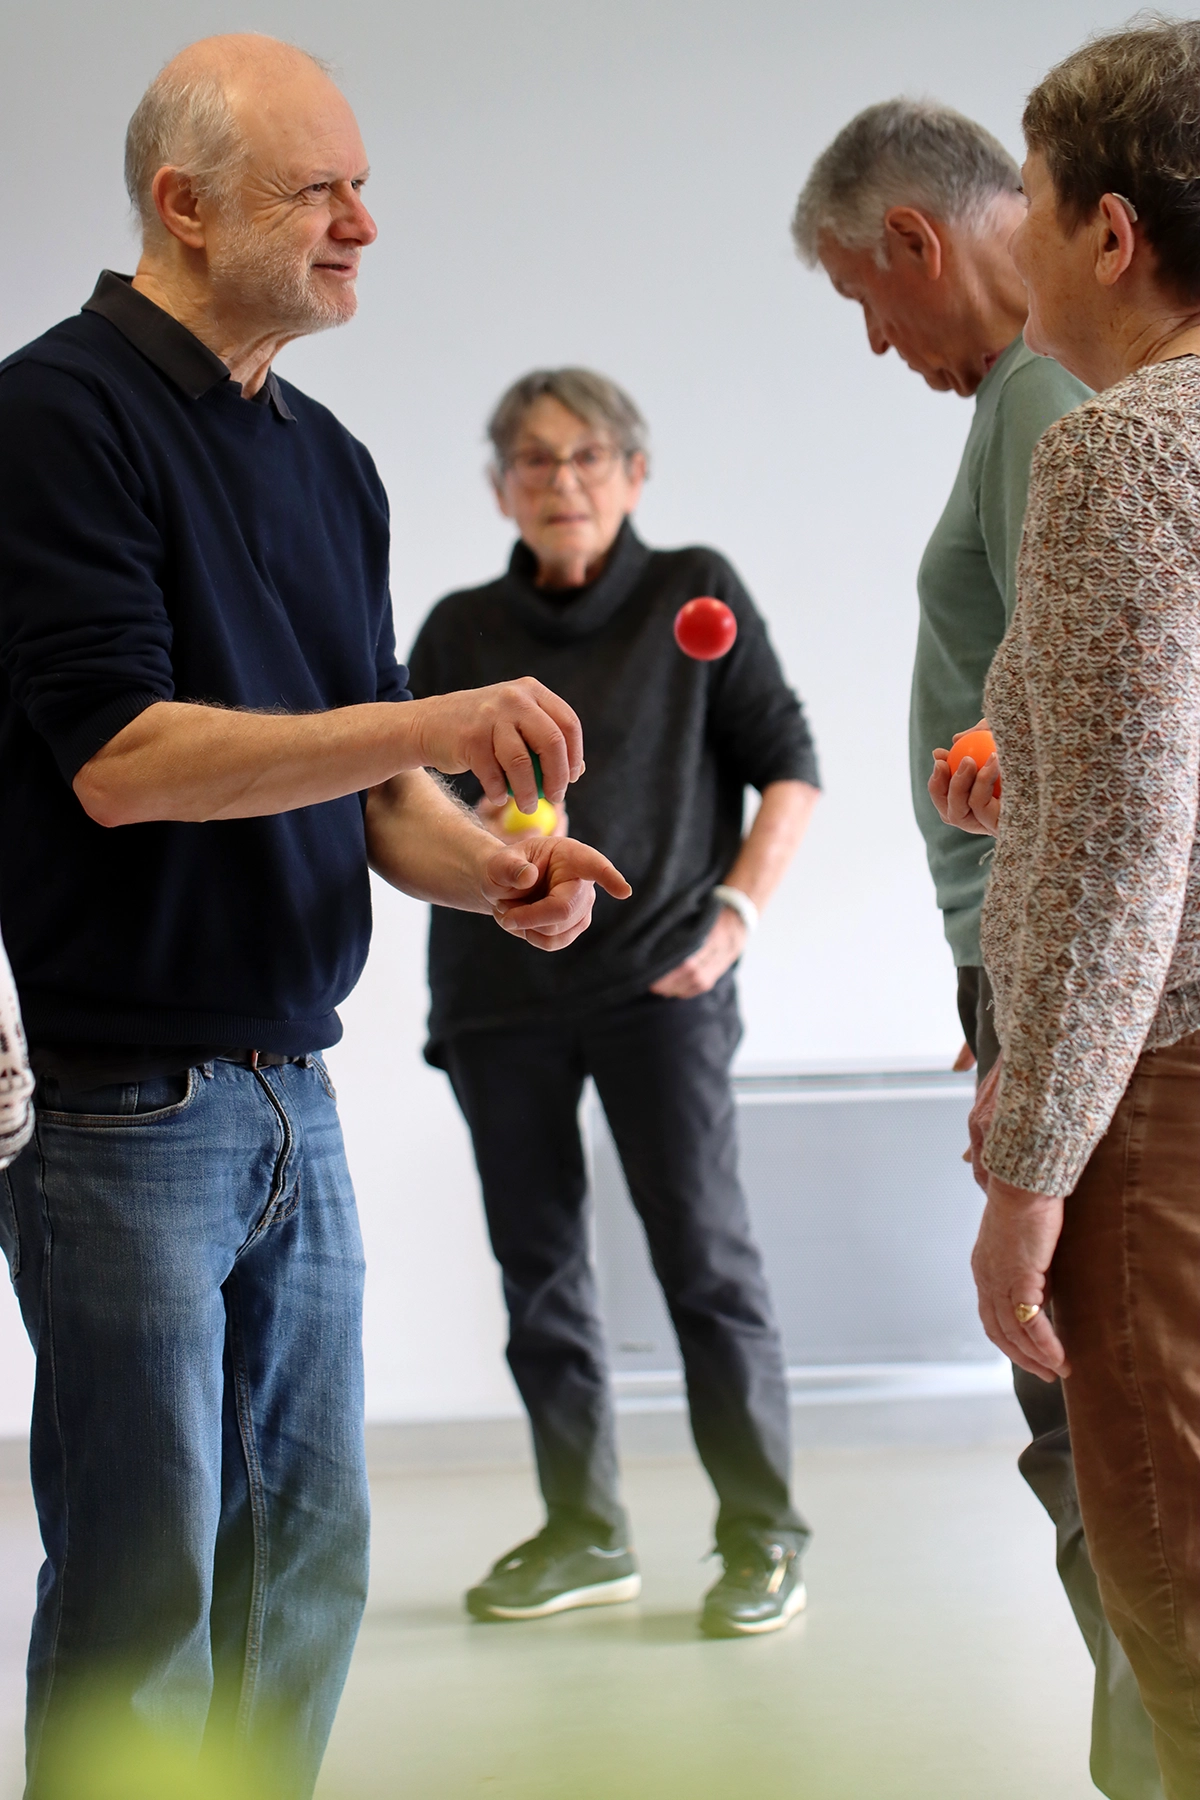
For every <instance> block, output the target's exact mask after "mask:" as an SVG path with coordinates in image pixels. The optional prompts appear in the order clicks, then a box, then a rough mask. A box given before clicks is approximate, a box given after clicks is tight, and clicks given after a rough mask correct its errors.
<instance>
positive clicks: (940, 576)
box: [909, 338, 1089, 968]
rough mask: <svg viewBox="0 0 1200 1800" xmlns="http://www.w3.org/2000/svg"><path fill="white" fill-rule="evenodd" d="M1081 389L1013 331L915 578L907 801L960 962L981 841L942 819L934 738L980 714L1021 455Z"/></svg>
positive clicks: (1014, 536)
mask: <svg viewBox="0 0 1200 1800" xmlns="http://www.w3.org/2000/svg"><path fill="white" fill-rule="evenodd" d="M1088 397H1089V389H1087V388H1085V387H1084V386H1083V383H1082V382H1079V381H1076V379H1075V377H1074V376H1073V375H1068V374H1067V372H1066V370H1065V369H1063V368H1060V367H1059V365H1058V364H1057V363H1056V362H1052V361H1051V360H1050V359H1049V358H1048V357H1044V356H1035V355H1034V354H1033V352H1032V351H1031V350H1027V349H1026V347H1025V341H1024V339H1023V338H1016V339H1014V341H1013V342H1012V343H1011V344H1010V345H1009V346H1008V349H1007V350H1006V351H1005V352H1004V354H1003V356H1001V358H1000V360H999V361H998V362H997V363H996V364H995V366H994V368H992V369H991V370H989V372H988V374H987V375H986V376H985V377H984V380H983V381H982V382H981V383H980V386H979V391H978V393H977V394H976V396H975V416H974V418H973V419H972V421H971V429H970V432H969V433H968V435H967V442H966V446H965V448H964V450H963V455H962V462H961V463H960V464H959V469H958V474H957V476H956V477H955V481H954V486H953V488H952V489H951V490H950V498H949V500H948V501H947V502H946V510H945V511H944V512H943V514H942V516H941V518H940V519H939V520H938V522H937V525H936V527H935V528H934V533H933V536H932V537H931V538H930V540H929V544H928V547H927V548H926V551H925V555H924V556H923V557H922V559H921V567H920V570H919V572H918V575H917V594H918V597H919V600H920V607H921V621H920V626H919V629H918V632H917V658H916V665H915V667H914V669H913V684H912V708H911V712H910V715H909V765H910V769H911V774H912V791H913V806H914V808H915V810H916V815H917V824H918V825H919V826H920V828H921V833H922V836H923V837H924V839H925V849H926V854H927V856H928V858H929V872H930V874H931V875H932V876H933V883H934V888H935V889H936V892H937V903H938V905H939V906H940V907H941V909H942V917H943V920H944V922H945V929H946V938H947V941H948V942H949V945H950V948H951V950H952V951H953V952H954V961H955V963H956V964H957V965H958V966H959V967H960V968H962V967H964V966H969V965H973V964H978V963H980V962H981V961H982V956H981V953H980V949H979V914H980V909H981V908H982V906H983V892H984V888H985V886H986V883H987V865H988V853H989V852H990V850H991V840H990V838H979V837H970V836H968V835H967V833H966V832H963V831H958V830H956V829H955V828H954V826H952V825H943V824H942V821H941V820H940V819H939V818H938V816H937V813H936V811H935V810H934V806H933V802H932V801H931V800H930V798H929V794H928V792H927V789H926V783H927V782H928V780H929V775H930V771H931V769H932V767H933V761H932V753H933V749H934V746H935V745H937V744H942V745H946V746H949V744H950V742H951V740H952V738H953V736H954V733H955V732H956V731H965V730H966V729H967V728H968V727H969V726H971V725H974V724H975V722H976V720H977V719H979V718H980V717H981V715H982V713H983V684H984V681H985V680H986V678H987V672H988V669H989V667H990V666H991V661H992V657H993V656H994V655H995V653H996V649H997V646H998V645H999V643H1000V640H1001V638H1002V637H1003V636H1004V633H1005V630H1006V628H1007V626H1008V622H1009V620H1010V619H1011V618H1012V613H1013V607H1014V606H1015V604H1016V598H1017V587H1016V568H1017V551H1018V550H1019V548H1020V544H1021V527H1022V525H1023V523H1024V520H1025V500H1026V495H1027V492H1028V488H1029V464H1030V459H1031V458H1032V456H1033V451H1034V446H1035V445H1036V444H1037V441H1038V439H1039V438H1040V437H1041V435H1042V433H1043V431H1045V429H1046V427H1047V426H1048V425H1052V424H1053V423H1054V421H1055V419H1059V418H1061V417H1062V415H1063V413H1066V412H1070V411H1071V410H1072V408H1074V407H1076V406H1078V405H1079V404H1080V402H1081V401H1083V400H1086V399H1087V398H1088Z"/></svg>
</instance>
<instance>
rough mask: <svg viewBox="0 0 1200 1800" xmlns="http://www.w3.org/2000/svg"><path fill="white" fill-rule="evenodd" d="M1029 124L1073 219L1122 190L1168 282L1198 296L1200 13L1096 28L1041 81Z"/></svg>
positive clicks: (1033, 144) (1029, 105)
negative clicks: (1104, 30) (1098, 31)
mask: <svg viewBox="0 0 1200 1800" xmlns="http://www.w3.org/2000/svg"><path fill="white" fill-rule="evenodd" d="M1022 124H1023V126H1024V128H1025V138H1026V142H1027V143H1028V145H1029V148H1030V149H1031V150H1036V151H1038V152H1040V154H1041V155H1042V156H1044V157H1045V159H1046V165H1047V167H1048V169H1049V171H1050V177H1051V180H1052V181H1053V183H1054V189H1055V193H1056V195H1057V197H1058V203H1059V207H1060V209H1061V213H1062V216H1063V218H1064V219H1065V220H1066V221H1067V223H1068V224H1069V225H1070V226H1071V227H1076V226H1079V225H1081V224H1082V223H1083V221H1084V220H1085V219H1086V218H1087V217H1088V215H1089V214H1090V213H1092V212H1093V211H1094V210H1095V208H1096V206H1097V205H1098V204H1099V201H1100V199H1101V196H1102V195H1104V194H1111V193H1116V194H1123V195H1124V196H1125V198H1126V199H1127V200H1131V201H1132V202H1133V204H1134V206H1135V207H1136V208H1137V214H1138V219H1139V221H1140V222H1141V224H1142V226H1143V228H1144V229H1145V233H1146V239H1147V242H1148V243H1149V244H1150V246H1151V248H1152V249H1153V251H1154V253H1155V255H1156V257H1157V258H1158V267H1159V273H1160V276H1161V279H1162V281H1163V282H1164V284H1165V285H1166V286H1168V287H1170V288H1172V289H1173V290H1175V291H1176V292H1177V293H1179V294H1180V295H1181V296H1182V297H1183V298H1185V299H1188V300H1193V299H1196V298H1198V297H1200V21H1197V20H1194V19H1163V18H1151V19H1149V20H1147V21H1145V22H1144V23H1140V24H1136V25H1131V26H1127V27H1126V29H1125V30H1123V31H1115V32H1112V33H1110V34H1108V35H1107V36H1105V37H1099V38H1094V39H1093V40H1092V41H1091V42H1090V43H1087V44H1084V45H1083V47H1082V49H1079V50H1076V51H1075V52H1074V53H1073V55H1071V56H1068V57H1067V58H1066V60H1065V61H1064V62H1060V63H1059V64H1058V65H1057V67H1056V68H1053V69H1051V71H1050V73H1049V74H1048V75H1047V76H1046V77H1045V79H1044V80H1043V81H1040V82H1039V83H1038V85H1037V87H1035V88H1034V90H1033V92H1032V94H1030V96H1029V99H1028V101H1027V102H1026V106H1025V116H1024V118H1023V120H1022Z"/></svg>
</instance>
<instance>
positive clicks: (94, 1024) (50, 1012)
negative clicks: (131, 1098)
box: [21, 988, 342, 1056]
mask: <svg viewBox="0 0 1200 1800" xmlns="http://www.w3.org/2000/svg"><path fill="white" fill-rule="evenodd" d="M21 1013H22V1016H23V1018H24V1021H25V1035H26V1037H27V1038H28V1040H29V1042H30V1044H31V1045H33V1046H36V1047H37V1048H38V1049H53V1048H57V1047H59V1046H61V1045H65V1044H96V1045H106V1044H120V1045H124V1044H147V1045H154V1046H160V1045H161V1046H163V1047H164V1048H169V1047H170V1046H171V1045H172V1044H212V1045H219V1046H220V1047H221V1048H222V1049H223V1050H274V1051H276V1052H278V1054H279V1055H281V1056H304V1055H306V1054H307V1053H308V1052H309V1051H312V1050H328V1049H329V1047H330V1046H331V1045H332V1044H336V1043H337V1042H338V1041H339V1039H340V1038H341V1035H342V1022H341V1020H340V1019H339V1018H338V1016H337V1014H336V1012H327V1013H320V1014H318V1015H316V1016H315V1017H313V1018H305V1019H278V1018H276V1019H270V1018H259V1017H256V1016H255V1015H254V1014H252V1013H225V1012H183V1011H179V1012H165V1011H164V1012H149V1011H138V1010H130V1011H128V1012H125V1011H120V1010H117V1009H113V1010H111V1011H101V1010H99V1009H97V1010H95V1011H91V1010H89V1009H87V1008H84V1007H81V1006H80V1005H79V1003H78V1002H77V1001H68V1000H62V999H58V998H56V997H53V996H50V995H41V994H38V993H37V992H36V991H35V990H30V989H27V988H22V990H21Z"/></svg>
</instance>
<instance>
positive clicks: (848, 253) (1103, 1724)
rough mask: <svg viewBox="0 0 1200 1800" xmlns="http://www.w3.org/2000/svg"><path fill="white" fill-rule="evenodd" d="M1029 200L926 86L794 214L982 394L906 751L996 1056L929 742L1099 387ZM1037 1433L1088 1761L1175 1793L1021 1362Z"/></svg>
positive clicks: (938, 548)
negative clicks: (1057, 352)
mask: <svg viewBox="0 0 1200 1800" xmlns="http://www.w3.org/2000/svg"><path fill="white" fill-rule="evenodd" d="M1024 211H1025V200H1024V196H1023V194H1022V192H1021V177H1020V172H1019V170H1018V168H1017V165H1016V163H1015V162H1014V161H1013V159H1012V157H1011V156H1009V154H1008V152H1007V151H1006V150H1005V149H1004V147H1003V146H1002V145H1001V144H999V143H998V142H997V141H996V139H995V138H993V137H992V136H991V134H990V133H989V132H987V131H985V130H984V129H983V128H982V126H979V125H976V124H975V123H974V122H973V121H972V120H970V119H965V118H963V117H962V115H961V114H959V113H956V112H952V111H951V110H950V109H949V108H947V107H941V106H937V105H934V104H933V103H931V102H929V101H912V100H891V101H885V102H884V103H883V104H881V105H878V106H870V107H868V108H867V109H866V110H865V111H864V112H861V113H859V114H858V116H857V117H856V118H854V119H852V120H851V121H850V123H849V124H848V125H847V126H845V127H844V128H843V130H842V131H840V132H839V133H838V135H837V137H836V138H835V139H834V140H833V142H832V143H831V144H830V145H829V147H828V149H826V150H825V151H824V152H823V153H822V155H821V156H819V157H818V158H817V161H816V162H815V163H814V165H813V168H812V171H811V173H810V174H809V177H808V180H807V182H806V183H805V186H804V190H803V192H802V193H801V195H800V199H799V202H798V203H797V206H796V212H795V216H794V218H793V221H792V232H793V237H794V239H795V243H796V248H797V250H798V252H799V254H800V256H801V257H802V259H803V260H804V261H805V262H807V263H808V264H809V266H810V267H815V266H816V265H817V264H818V263H819V264H820V265H821V267H823V268H824V270H825V272H826V274H827V275H828V276H829V278H830V280H831V281H832V283H833V285H834V287H835V289H836V290H837V292H838V293H839V294H842V295H843V296H844V297H845V298H846V299H848V300H853V301H856V302H857V303H858V304H859V305H860V306H861V307H862V310H863V317H864V320H865V323H866V328H867V339H868V342H869V343H870V346H871V349H872V350H873V351H874V352H875V354H876V355H877V356H884V355H886V353H887V352H888V350H890V349H894V350H896V351H897V352H898V354H899V355H900V356H901V357H902V358H903V360H904V361H905V362H906V363H907V364H908V366H909V368H910V369H912V370H913V371H914V373H916V374H918V375H921V376H923V377H924V379H925V381H926V382H927V383H928V385H929V386H930V387H932V388H934V389H935V390H937V391H938V392H951V393H955V394H959V395H960V396H962V397H963V398H964V399H966V398H970V397H972V396H973V397H974V399H975V412H974V417H973V419H972V421H971V429H970V431H969V433H968V435H967V442H966V447H965V449H964V451H963V457H962V462H961V464H960V466H959V470H958V474H957V476H956V477H955V481H954V486H953V487H952V489H951V491H950V498H949V500H948V501H947V502H946V507H945V510H944V512H943V513H942V516H941V518H940V519H939V520H938V523H937V525H936V527H935V529H934V532H933V536H932V537H931V538H930V540H929V544H928V546H927V548H926V551H925V554H924V556H923V558H922V560H921V566H920V569H919V571H918V574H917V593H918V598H919V601H920V625H919V629H918V633H917V655H916V665H915V668H914V670H913V683H912V706H911V712H910V722H909V761H910V769H911V775H912V792H913V805H914V807H915V809H916V815H917V823H918V825H919V826H920V828H921V832H922V835H923V837H924V839H925V846H926V852H927V855H928V858H929V868H930V873H931V874H932V876H933V881H934V887H935V890H936V892H937V901H938V905H939V906H940V908H941V910H942V917H943V920H944V923H945V931H946V938H947V941H948V942H949V944H950V948H951V950H952V952H953V954H954V961H955V965H956V968H957V972H958V1009H959V1015H960V1017H961V1019H962V1023H963V1029H964V1031H965V1033H966V1039H967V1045H968V1046H969V1048H970V1051H971V1054H972V1056H973V1057H974V1058H975V1061H976V1065H977V1067H978V1069H979V1072H980V1075H981V1076H982V1075H983V1074H986V1072H987V1070H988V1068H990V1066H991V1064H992V1063H993V1062H994V1061H995V1058H996V1055H997V1052H998V1045H997V1043H996V1035H995V1029H994V1026H993V1023H992V1014H991V991H990V988H989V984H988V979H987V971H986V970H985V968H984V967H983V958H982V955H981V953H980V948H979V915H980V910H981V908H982V905H983V895H984V888H985V886H986V883H987V860H988V859H987V856H986V854H981V851H985V845H984V844H981V842H980V840H979V838H977V837H971V836H968V835H967V834H966V833H965V832H961V831H958V830H956V829H955V827H953V826H951V825H946V824H943V822H942V820H941V819H940V818H939V816H938V814H937V812H936V810H935V808H934V805H933V802H932V801H931V799H930V797H929V793H928V788H927V783H928V780H929V775H930V771H931V769H932V766H933V765H932V753H933V750H934V749H935V747H937V746H939V745H948V744H949V743H951V741H952V739H953V736H954V733H955V732H956V731H964V730H966V729H967V728H968V727H970V726H971V725H974V724H975V722H976V721H977V720H978V719H979V717H980V714H981V712H982V710H983V684H984V680H985V678H986V676H987V672H988V667H989V665H990V663H991V660H992V657H993V656H994V654H995V652H996V648H997V646H998V645H999V643H1000V639H1001V638H1002V637H1003V635H1004V632H1005V630H1006V628H1007V625H1008V621H1009V619H1010V618H1011V617H1012V612H1013V607H1014V605H1015V603H1016V565H1017V552H1018V550H1019V548H1020V542H1021V528H1022V524H1023V522H1024V517H1025V502H1026V494H1027V490H1028V485H1029V465H1030V460H1031V458H1032V456H1033V451H1034V447H1035V445H1036V444H1037V441H1038V439H1039V438H1040V437H1041V435H1042V433H1043V431H1045V429H1046V427H1047V426H1048V425H1050V424H1052V423H1053V421H1054V420H1055V419H1058V418H1061V416H1062V414H1063V413H1065V412H1069V411H1070V410H1071V409H1072V408H1073V407H1075V406H1078V405H1079V404H1080V402H1081V401H1083V400H1086V399H1087V398H1088V390H1087V388H1085V387H1083V386H1082V385H1081V383H1080V382H1078V381H1076V380H1075V379H1074V377H1073V376H1071V375H1068V374H1067V373H1066V371H1065V370H1064V369H1061V368H1060V367H1059V366H1058V364H1057V363H1055V362H1051V361H1049V360H1048V359H1047V358H1045V357H1040V356H1035V355H1034V354H1033V353H1032V352H1031V351H1030V350H1028V349H1026V347H1025V342H1024V339H1023V338H1022V336H1021V332H1022V330H1023V328H1024V324H1025V317H1026V297H1025V289H1024V287H1023V286H1022V283H1021V280H1020V278H1019V276H1018V275H1017V272H1016V269H1015V268H1014V267H1013V263H1012V259H1011V257H1010V255H1009V250H1008V244H1009V239H1010V238H1011V236H1012V233H1013V231H1014V230H1015V229H1016V227H1017V225H1018V224H1019V223H1020V221H1021V219H1022V217H1023V216H1024ZM1014 1377H1015V1383H1016V1390H1017V1398H1018V1400H1019V1401H1020V1403H1021V1408H1022V1410H1023V1412H1024V1414H1025V1417H1026V1420H1027V1422H1028V1424H1029V1427H1030V1430H1031V1431H1032V1433H1033V1442H1032V1443H1031V1444H1030V1445H1029V1447H1028V1448H1027V1449H1026V1450H1025V1452H1024V1453H1023V1455H1022V1457H1021V1460H1020V1467H1021V1472H1022V1474H1023V1475H1024V1476H1025V1479H1026V1480H1027V1481H1028V1482H1029V1484H1030V1486H1031V1487H1032V1488H1033V1491H1034V1492H1035V1493H1036V1494H1037V1496H1038V1498H1039V1499H1040V1500H1041V1502H1042V1504H1043V1505H1044V1506H1045V1508H1046V1510H1047V1512H1049V1514H1050V1516H1051V1518H1052V1519H1053V1520H1054V1522H1055V1526H1056V1529H1057V1534H1058V1567H1059V1573H1060V1574H1061V1576H1062V1580H1063V1585H1064V1587H1065V1588H1066V1591H1067V1595H1068V1598H1069V1599H1070V1602H1071V1606H1072V1608H1073V1610H1074V1612H1075V1617H1076V1619H1077V1620H1078V1622H1079V1626H1080V1630H1081V1631H1082V1633H1083V1635H1084V1638H1085V1639H1086V1641H1087V1645H1088V1648H1089V1650H1090V1651H1091V1653H1092V1657H1093V1659H1094V1662H1095V1665H1096V1683H1095V1697H1094V1706H1093V1722H1092V1755H1091V1772H1092V1779H1093V1780H1094V1781H1095V1783H1096V1785H1097V1787H1098V1788H1100V1790H1101V1792H1103V1793H1105V1794H1107V1795H1109V1796H1110V1800H1161V1795H1162V1789H1161V1786H1160V1783H1159V1777H1158V1766H1157V1762H1156V1760H1155V1756H1154V1749H1153V1743H1152V1739H1151V1731H1150V1723H1149V1720H1148V1719H1147V1717H1146V1714H1145V1712H1144V1710H1143V1708H1142V1704H1141V1700H1140V1698H1139V1695H1138V1692H1137V1687H1136V1684H1135V1682H1134V1680H1133V1674H1132V1671H1131V1670H1130V1668H1129V1664H1128V1663H1127V1661H1126V1660H1125V1656H1124V1653H1123V1652H1122V1650H1121V1649H1120V1646H1119V1645H1118V1643H1117V1641H1116V1638H1115V1637H1114V1636H1113V1633H1112V1631H1111V1629H1110V1627H1109V1626H1108V1624H1107V1622H1106V1620H1105V1618H1104V1614H1103V1611H1102V1610H1101V1607H1100V1600H1099V1595H1098V1593H1097V1589H1096V1577H1095V1574H1094V1572H1093V1570H1092V1566H1091V1562H1090V1559H1089V1557H1088V1551H1087V1545H1086V1543H1085V1542H1084V1537H1083V1527H1082V1523H1081V1521H1080V1516H1079V1502H1078V1498H1077V1496H1076V1493H1075V1473H1074V1466H1073V1463H1072V1460H1071V1444H1070V1436H1069V1433H1068V1430H1067V1418H1066V1408H1065V1405H1064V1402H1063V1395H1062V1387H1061V1384H1060V1383H1055V1384H1054V1385H1053V1386H1046V1385H1045V1384H1043V1383H1042V1382H1040V1381H1038V1380H1037V1379H1036V1378H1035V1377H1033V1376H1029V1375H1026V1374H1025V1373H1024V1371H1022V1370H1020V1369H1017V1370H1014Z"/></svg>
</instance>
